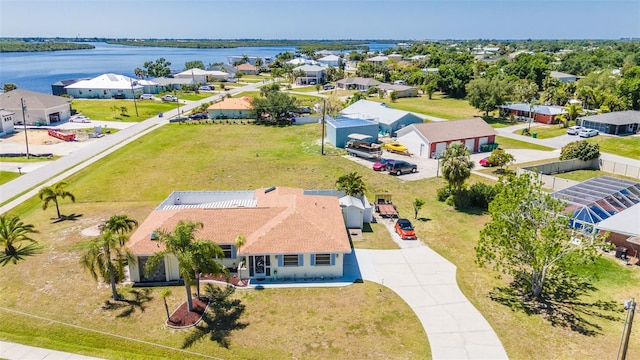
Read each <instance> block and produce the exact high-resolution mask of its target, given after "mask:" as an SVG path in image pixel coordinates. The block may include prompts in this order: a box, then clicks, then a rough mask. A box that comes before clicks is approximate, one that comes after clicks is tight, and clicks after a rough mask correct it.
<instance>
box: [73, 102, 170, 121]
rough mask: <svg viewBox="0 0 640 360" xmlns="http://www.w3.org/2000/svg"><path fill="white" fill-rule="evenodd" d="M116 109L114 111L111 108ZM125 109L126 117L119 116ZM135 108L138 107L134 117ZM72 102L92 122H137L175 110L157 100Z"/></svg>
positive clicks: (166, 103)
mask: <svg viewBox="0 0 640 360" xmlns="http://www.w3.org/2000/svg"><path fill="white" fill-rule="evenodd" d="M114 106H115V107H116V108H117V109H116V110H115V111H114V110H113V109H112V107H114ZM123 106H124V107H126V108H127V116H123V115H122V114H121V111H120V108H121V107H123ZM135 106H137V107H138V115H139V116H136V111H135ZM135 106H134V104H133V100H84V99H76V100H73V103H72V107H73V109H75V110H76V111H78V112H79V113H82V115H84V116H87V117H89V118H90V119H93V120H107V121H124V122H138V121H143V120H146V119H148V118H150V117H153V116H156V115H158V113H159V112H167V111H170V110H173V109H176V107H177V106H176V103H170V102H161V101H159V100H142V101H136V105H135Z"/></svg>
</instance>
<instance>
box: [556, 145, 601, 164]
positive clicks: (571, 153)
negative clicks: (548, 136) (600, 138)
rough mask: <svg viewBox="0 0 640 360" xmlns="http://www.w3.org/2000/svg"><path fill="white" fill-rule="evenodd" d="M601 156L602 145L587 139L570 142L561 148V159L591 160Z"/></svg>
mask: <svg viewBox="0 0 640 360" xmlns="http://www.w3.org/2000/svg"><path fill="white" fill-rule="evenodd" d="M599 157H600V145H599V144H598V143H592V142H589V141H587V140H582V141H574V142H570V143H568V144H567V145H565V146H563V147H562V150H560V160H571V159H580V160H584V161H587V160H591V159H597V158H599Z"/></svg>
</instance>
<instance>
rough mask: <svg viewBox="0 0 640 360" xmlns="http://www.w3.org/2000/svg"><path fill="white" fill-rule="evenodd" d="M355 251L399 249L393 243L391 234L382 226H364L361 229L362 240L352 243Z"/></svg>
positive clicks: (376, 224)
mask: <svg viewBox="0 0 640 360" xmlns="http://www.w3.org/2000/svg"><path fill="white" fill-rule="evenodd" d="M353 247H354V248H356V249H384V250H386V249H399V248H400V247H399V246H398V244H396V243H395V242H393V240H392V239H391V234H389V230H387V227H386V226H384V224H381V223H372V224H365V225H364V228H363V229H362V240H360V241H353Z"/></svg>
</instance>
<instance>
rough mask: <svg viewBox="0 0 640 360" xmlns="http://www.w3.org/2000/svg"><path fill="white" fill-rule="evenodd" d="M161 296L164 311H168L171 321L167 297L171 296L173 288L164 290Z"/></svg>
mask: <svg viewBox="0 0 640 360" xmlns="http://www.w3.org/2000/svg"><path fill="white" fill-rule="evenodd" d="M160 296H162V301H164V311H166V312H167V321H169V320H170V318H171V314H169V305H167V297H169V296H171V289H164V290H162V294H160Z"/></svg>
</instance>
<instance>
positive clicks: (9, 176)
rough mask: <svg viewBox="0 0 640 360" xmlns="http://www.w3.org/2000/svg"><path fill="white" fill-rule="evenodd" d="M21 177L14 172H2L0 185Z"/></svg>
mask: <svg viewBox="0 0 640 360" xmlns="http://www.w3.org/2000/svg"><path fill="white" fill-rule="evenodd" d="M18 177H20V174H19V173H17V172H13V171H0V185H2V184H6V183H8V182H9V181H11V180H13V179H16V178H18Z"/></svg>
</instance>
